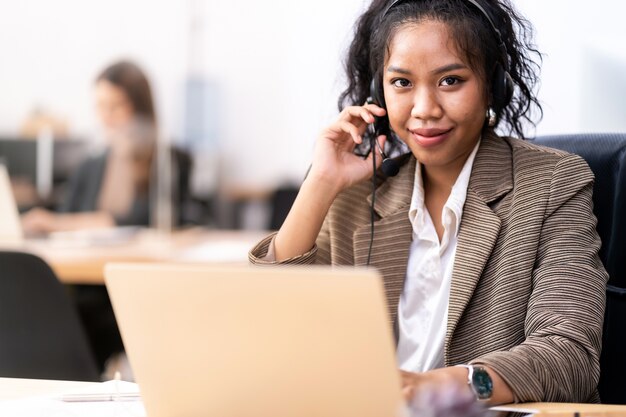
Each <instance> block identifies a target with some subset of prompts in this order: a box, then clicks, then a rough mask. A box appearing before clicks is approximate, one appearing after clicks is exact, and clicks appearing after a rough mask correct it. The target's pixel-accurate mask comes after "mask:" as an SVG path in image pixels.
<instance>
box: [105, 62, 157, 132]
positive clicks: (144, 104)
mask: <svg viewBox="0 0 626 417" xmlns="http://www.w3.org/2000/svg"><path fill="white" fill-rule="evenodd" d="M102 80H105V81H108V82H110V83H111V84H113V85H115V86H116V87H119V88H121V89H122V90H124V92H125V93H126V95H128V98H129V99H130V102H131V104H132V106H133V110H134V112H135V115H136V116H138V117H140V118H143V119H146V120H148V121H150V122H152V123H156V114H155V111H154V102H153V100H152V90H151V89H150V83H149V82H148V79H147V77H146V75H145V74H144V72H143V71H142V70H141V68H139V66H137V65H136V64H134V63H132V62H130V61H119V62H116V63H114V64H112V65H110V66H108V67H107V68H105V69H104V71H102V73H101V74H100V75H98V77H97V78H96V81H102Z"/></svg>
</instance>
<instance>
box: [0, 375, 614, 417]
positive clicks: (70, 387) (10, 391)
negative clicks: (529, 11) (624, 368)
mask: <svg viewBox="0 0 626 417" xmlns="http://www.w3.org/2000/svg"><path fill="white" fill-rule="evenodd" d="M98 385H100V384H99V383H97V382H79V381H51V380H43V379H20V378H0V403H2V402H4V401H10V400H19V399H28V398H34V397H42V396H57V395H60V394H63V393H68V392H78V391H83V390H87V389H91V388H93V387H97V386H98ZM511 407H512V408H518V409H523V408H526V409H527V410H532V409H535V410H543V412H542V413H538V414H535V416H537V417H539V416H550V417H573V416H574V412H575V411H578V412H580V416H581V417H590V416H594V417H601V416H603V417H612V416H624V415H626V406H620V405H605V404H559V403H534V404H511ZM0 408H1V407H0ZM496 408H502V409H506V408H508V407H507V406H502V407H496Z"/></svg>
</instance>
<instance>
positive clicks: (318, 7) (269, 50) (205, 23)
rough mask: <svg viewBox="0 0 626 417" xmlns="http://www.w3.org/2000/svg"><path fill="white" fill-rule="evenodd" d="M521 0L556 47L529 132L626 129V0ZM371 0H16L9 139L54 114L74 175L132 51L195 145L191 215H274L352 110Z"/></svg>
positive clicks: (0, 65) (2, 11) (4, 37)
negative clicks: (106, 93)
mask: <svg viewBox="0 0 626 417" xmlns="http://www.w3.org/2000/svg"><path fill="white" fill-rule="evenodd" d="M514 1H515V3H516V5H517V6H518V7H519V9H520V10H521V11H522V12H523V13H524V14H525V15H526V16H527V17H528V19H529V20H530V21H531V22H533V24H534V25H535V28H536V34H537V38H536V41H537V44H538V47H539V49H540V50H541V51H542V52H544V53H545V59H544V65H543V72H542V76H541V80H542V82H541V89H540V94H539V96H540V99H541V101H542V103H543V105H544V111H545V114H544V119H543V121H542V122H541V123H540V124H539V125H538V127H537V129H536V131H530V132H529V134H530V135H534V134H538V135H540V134H548V133H573V132H590V131H595V132H609V131H626V117H623V114H624V109H625V108H626V78H625V77H624V76H623V74H624V73H625V70H626V49H625V48H623V46H622V45H623V41H624V40H626V25H623V24H622V22H621V20H622V18H623V16H624V14H625V13H626V4H624V3H622V2H620V1H618V0H598V1H596V2H594V3H593V4H590V3H589V2H583V0H550V1H545V0H514ZM366 3H367V2H366V1H364V0H343V1H331V0H317V1H293V0H276V1H272V2H259V1H256V0H239V1H236V2H232V1H226V2H218V1H215V0H186V1H183V0H163V1H157V2H154V1H149V0H107V1H106V2H105V1H98V0H93V1H87V2H85V1H80V0H57V1H54V2H48V1H44V0H23V1H3V2H2V3H1V4H0V54H1V61H0V138H2V140H5V139H15V140H24V139H23V138H25V137H32V136H38V135H39V136H40V137H41V135H42V130H41V129H40V127H41V126H48V128H49V129H47V130H45V131H44V132H43V133H45V134H46V135H49V134H50V133H52V134H53V135H54V136H55V139H54V143H60V142H61V141H64V143H66V144H67V143H71V144H75V143H79V144H84V143H87V144H88V146H86V147H83V146H73V145H61V146H59V147H57V149H58V150H57V151H56V152H57V154H58V155H57V156H55V166H54V170H55V175H56V177H57V180H59V181H62V179H63V178H65V176H66V175H68V173H69V172H70V171H71V170H72V169H73V168H74V167H75V166H76V164H77V163H78V162H80V161H79V159H80V158H81V155H82V154H81V152H89V148H90V147H92V146H93V144H94V143H96V144H97V140H98V138H97V135H96V131H95V129H94V127H95V125H96V121H95V115H94V114H95V112H94V106H95V104H94V98H93V85H94V78H95V77H96V75H97V74H98V73H99V72H100V71H101V69H102V68H104V67H105V66H106V65H108V64H110V63H111V62H113V61H116V60H118V59H131V60H133V61H135V62H137V63H138V64H139V65H141V66H142V67H143V68H144V70H145V71H146V72H147V74H148V76H149V77H150V81H151V83H152V86H153V89H154V93H155V101H156V104H157V111H158V118H159V125H160V129H161V133H162V136H163V137H164V138H165V139H167V140H168V141H170V142H171V143H173V144H176V145H177V146H180V147H182V148H184V149H187V150H188V151H189V152H190V153H191V154H192V156H193V159H194V171H193V174H192V178H191V192H192V194H193V196H194V199H195V201H196V203H197V205H196V206H195V207H193V208H192V209H191V210H194V215H193V216H191V217H193V218H195V219H197V221H198V222H200V223H203V222H204V223H207V224H210V225H212V226H215V227H221V228H267V227H270V219H271V214H272V204H271V197H272V196H274V195H275V194H274V191H275V190H277V189H282V188H286V189H289V188H290V187H294V186H295V187H297V185H298V184H299V183H300V181H301V180H302V178H303V176H304V173H305V171H306V169H307V167H308V164H309V155H310V153H311V150H312V146H313V143H314V141H315V138H316V136H317V134H318V132H319V130H320V129H321V128H323V127H324V126H325V125H326V124H327V123H329V122H330V121H331V120H332V119H333V118H334V117H335V116H336V113H337V107H336V98H337V95H338V93H339V91H340V90H341V87H342V67H341V62H342V57H343V53H344V50H345V48H346V46H347V44H348V42H349V40H350V36H351V32H352V24H353V22H354V19H355V17H356V16H358V14H359V13H360V11H361V10H362V9H363V7H364V6H365V4H366ZM44 136H45V135H44ZM85 141H86V142H85ZM63 146H65V148H63ZM72 152H74V153H72ZM24 166H26V165H24ZM43 187H44V190H43V191H42V192H45V187H46V184H45V181H44V183H43Z"/></svg>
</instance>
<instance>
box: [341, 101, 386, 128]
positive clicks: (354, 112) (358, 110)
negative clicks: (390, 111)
mask: <svg viewBox="0 0 626 417" xmlns="http://www.w3.org/2000/svg"><path fill="white" fill-rule="evenodd" d="M386 114H387V112H386V111H385V109H383V108H382V107H379V106H377V105H376V104H366V105H364V106H349V107H346V108H345V109H343V111H342V112H341V114H340V115H339V119H340V120H349V121H352V122H353V123H359V122H361V123H362V122H365V124H369V123H374V117H375V116H376V117H382V116H384V115H386Z"/></svg>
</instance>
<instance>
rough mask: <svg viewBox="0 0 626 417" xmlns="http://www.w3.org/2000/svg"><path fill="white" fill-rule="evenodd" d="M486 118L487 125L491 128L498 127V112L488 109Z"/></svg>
mask: <svg viewBox="0 0 626 417" xmlns="http://www.w3.org/2000/svg"><path fill="white" fill-rule="evenodd" d="M485 118H486V119H487V124H488V125H489V127H494V126H495V125H496V112H495V111H493V108H492V107H489V108H488V109H487V114H485Z"/></svg>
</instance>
